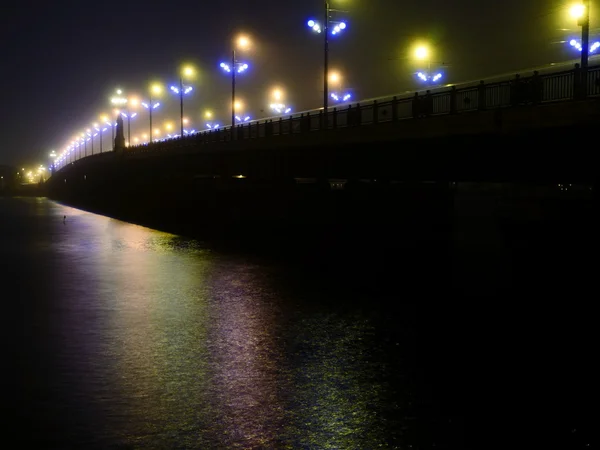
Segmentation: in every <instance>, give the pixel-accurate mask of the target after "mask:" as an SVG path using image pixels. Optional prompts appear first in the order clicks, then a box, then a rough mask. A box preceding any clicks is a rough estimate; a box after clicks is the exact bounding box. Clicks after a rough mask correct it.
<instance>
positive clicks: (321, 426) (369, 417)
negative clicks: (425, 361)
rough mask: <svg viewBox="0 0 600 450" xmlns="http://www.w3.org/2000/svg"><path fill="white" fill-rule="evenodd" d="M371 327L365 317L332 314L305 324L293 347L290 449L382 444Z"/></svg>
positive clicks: (378, 390) (288, 431) (345, 447)
mask: <svg viewBox="0 0 600 450" xmlns="http://www.w3.org/2000/svg"><path fill="white" fill-rule="evenodd" d="M371 333H372V329H371V327H370V325H369V324H368V322H366V321H365V320H364V318H362V319H361V318H359V317H358V318H356V319H355V320H353V318H343V317H340V316H337V315H333V314H332V315H330V316H324V317H318V318H315V319H314V320H312V321H306V322H305V323H303V326H302V330H300V334H299V336H298V342H297V344H296V347H297V349H298V351H297V357H299V358H302V360H303V364H302V367H300V368H298V370H297V371H296V372H295V377H294V384H295V385H296V389H297V390H296V396H295V399H294V401H293V403H294V407H293V408H291V409H290V412H291V414H292V421H291V424H290V426H289V427H288V429H287V434H288V435H290V436H291V439H292V440H293V442H294V444H293V445H291V446H290V447H289V448H319V449H342V448H343V449H363V448H379V447H380V445H383V446H385V442H382V441H381V439H382V437H383V434H382V432H381V429H382V424H381V422H380V421H379V420H378V417H377V410H378V408H379V406H380V396H381V394H382V391H381V390H382V388H381V384H380V380H379V378H380V377H381V374H380V373H379V367H378V366H377V365H375V364H373V365H371V363H370V356H372V351H373V350H372V349H371V348H370V339H369V337H370V335H371Z"/></svg>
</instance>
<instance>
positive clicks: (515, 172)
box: [48, 104, 597, 242]
mask: <svg viewBox="0 0 600 450" xmlns="http://www.w3.org/2000/svg"><path fill="white" fill-rule="evenodd" d="M594 108H595V109H597V104H595V106H594ZM492 114H493V113H492ZM463 116H464V115H463ZM490 117H491V120H496V121H497V120H499V119H498V115H497V114H495V115H491V116H490ZM437 119H439V120H445V121H446V128H447V127H448V125H447V121H448V118H447V117H446V118H430V119H423V120H410V121H404V125H403V127H411V128H413V130H414V129H419V128H420V129H421V131H422V134H423V136H425V135H426V133H425V132H423V130H426V129H427V127H428V126H429V125H428V122H430V121H431V122H430V123H431V124H432V126H435V124H433V122H435V121H436V120H437ZM462 120H464V119H462ZM594 121H596V122H594ZM594 123H597V118H596V117H593V118H591V119H590V118H589V117H586V118H585V120H581V121H578V123H575V124H570V125H568V126H563V125H559V126H547V127H537V128H533V129H530V130H520V129H519V127H516V128H515V129H514V130H511V131H506V129H504V130H503V129H502V127H498V130H497V131H495V132H494V131H493V130H492V131H490V127H489V126H487V125H486V126H482V129H486V131H485V132H484V133H480V134H474V133H468V134H464V133H463V134H462V135H458V134H455V135H452V134H449V133H445V135H443V136H438V137H433V138H425V137H421V138H418V136H414V138H413V139H398V138H396V137H395V136H394V133H389V132H388V133H387V134H386V129H385V127H384V125H383V124H378V125H374V126H373V127H378V128H377V130H381V136H385V137H383V138H381V139H375V140H372V141H370V142H369V141H368V140H364V139H363V140H362V142H361V139H359V136H366V135H367V134H366V133H365V132H364V129H365V128H364V127H361V130H358V129H357V130H356V133H360V134H357V139H356V141H357V142H354V143H352V142H348V141H347V142H338V140H337V139H336V137H335V134H334V133H336V132H337V131H338V130H330V131H327V132H326V133H329V135H328V136H325V139H321V138H319V139H314V142H318V141H321V142H327V144H326V145H318V144H315V143H312V142H309V141H307V140H306V136H303V135H298V136H287V140H286V145H281V146H278V145H277V141H276V140H274V139H275V138H277V137H274V138H272V139H273V140H272V141H270V142H269V141H268V140H265V144H268V145H264V146H263V145H261V141H262V139H256V140H253V141H252V145H251V146H246V147H236V146H235V145H234V144H235V143H225V142H224V143H216V144H208V145H207V144H204V147H202V148H197V149H193V150H194V151H190V149H188V150H187V151H186V152H185V153H184V152H178V151H166V150H165V151H159V152H150V153H144V154H139V155H133V154H131V155H125V156H123V155H121V156H120V157H119V156H118V155H116V154H103V155H98V157H90V158H85V159H83V160H80V161H78V162H76V163H74V164H71V165H68V166H67V167H65V168H63V169H62V170H60V171H59V172H58V173H57V174H55V175H54V176H53V177H52V178H51V180H50V182H49V183H48V193H49V196H50V197H51V198H54V199H57V200H60V201H63V202H65V203H68V204H71V205H73V206H77V207H81V208H83V209H87V210H91V211H95V212H99V213H102V214H106V215H109V216H111V217H116V218H121V219H124V220H127V221H131V222H135V223H141V224H145V225H149V226H152V227H156V228H159V229H164V230H168V231H173V232H176V233H181V234H186V235H193V236H198V237H205V236H206V237H218V238H222V239H224V240H226V241H227V240H228V241H239V240H248V239H246V238H249V240H253V239H254V238H256V239H257V240H259V239H263V237H265V236H266V237H270V238H272V237H275V236H279V237H281V236H285V237H287V238H289V237H290V236H294V235H296V236H300V235H302V236H305V237H306V236H316V235H318V236H320V237H319V238H317V239H318V240H325V241H328V242H329V241H331V240H332V239H334V237H335V238H337V237H339V236H342V235H345V233H347V234H349V235H350V236H356V235H357V233H358V234H360V235H362V237H363V238H364V237H365V236H371V237H372V238H373V239H374V238H376V237H377V236H380V235H381V236H389V235H394V234H397V233H398V230H399V227H409V228H412V229H420V228H421V227H422V226H423V225H424V224H427V226H428V227H432V226H433V227H435V226H442V227H443V226H444V224H445V223H446V222H447V221H448V220H450V219H449V216H450V215H449V214H448V212H449V210H450V211H451V210H452V208H453V198H454V192H453V188H452V182H459V183H460V182H480V183H497V182H505V183H506V182H508V183H526V184H537V185H548V186H552V185H553V186H556V185H557V183H587V184H594V183H595V181H596V175H597V170H596V167H595V165H593V164H592V161H594V158H593V156H594V153H596V151H597V145H595V143H594V142H595V138H594V137H593V136H594V133H595V128H594V125H593V124H594ZM471 128H472V127H471ZM373 130H375V128H373ZM346 133H347V134H346V135H345V136H348V135H349V134H348V133H349V131H348V130H346ZM309 134H310V135H311V136H312V138H314V137H318V135H319V134H320V132H313V133H309ZM282 142H283V141H282ZM304 142H306V143H304ZM290 143H292V145H290ZM311 239H312V238H311Z"/></svg>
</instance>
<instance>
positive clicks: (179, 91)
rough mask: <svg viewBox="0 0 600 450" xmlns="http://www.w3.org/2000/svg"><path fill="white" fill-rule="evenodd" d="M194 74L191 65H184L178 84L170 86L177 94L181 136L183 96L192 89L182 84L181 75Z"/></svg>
mask: <svg viewBox="0 0 600 450" xmlns="http://www.w3.org/2000/svg"><path fill="white" fill-rule="evenodd" d="M193 75H194V69H193V68H192V67H189V66H188V67H184V68H183V69H182V74H181V76H180V77H179V86H171V91H173V92H174V93H175V94H177V95H179V113H180V121H181V133H180V135H181V136H183V96H184V95H187V94H189V93H190V92H192V91H193V90H194V88H192V86H186V85H184V84H183V77H184V76H186V77H191V76H193ZM150 140H152V135H150Z"/></svg>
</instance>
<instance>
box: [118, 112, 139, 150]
mask: <svg viewBox="0 0 600 450" xmlns="http://www.w3.org/2000/svg"><path fill="white" fill-rule="evenodd" d="M121 116H123V117H124V118H126V119H127V147H129V146H130V145H131V141H130V139H131V119H133V118H134V117H135V116H137V113H131V112H127V113H124V112H123V111H121Z"/></svg>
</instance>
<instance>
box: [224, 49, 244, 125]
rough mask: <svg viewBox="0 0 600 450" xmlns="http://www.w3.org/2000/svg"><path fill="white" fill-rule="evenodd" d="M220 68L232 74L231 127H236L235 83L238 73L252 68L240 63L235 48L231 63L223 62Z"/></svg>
mask: <svg viewBox="0 0 600 450" xmlns="http://www.w3.org/2000/svg"><path fill="white" fill-rule="evenodd" d="M219 67H221V69H223V71H224V72H226V73H230V74H231V126H232V127H233V126H234V125H235V82H236V77H235V74H236V73H244V72H245V71H246V70H248V69H249V68H250V66H249V65H248V64H247V63H242V62H238V61H237V60H236V56H235V48H234V50H233V51H232V52H231V63H230V64H227V63H225V62H222V63H221V64H219Z"/></svg>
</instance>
